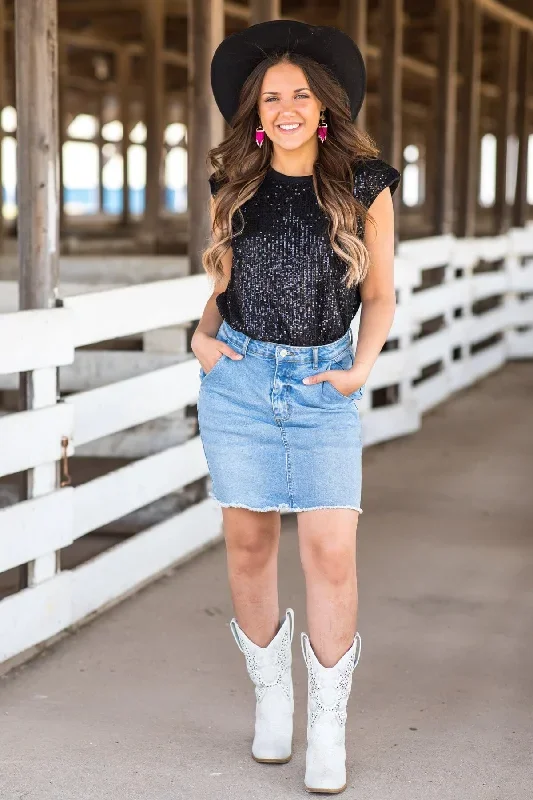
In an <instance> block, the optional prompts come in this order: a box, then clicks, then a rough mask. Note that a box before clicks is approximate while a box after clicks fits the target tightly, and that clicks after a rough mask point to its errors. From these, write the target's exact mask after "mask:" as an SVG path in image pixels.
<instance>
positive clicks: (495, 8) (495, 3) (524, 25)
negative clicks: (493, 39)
mask: <svg viewBox="0 0 533 800" xmlns="http://www.w3.org/2000/svg"><path fill="white" fill-rule="evenodd" d="M470 1H471V2H474V3H476V5H478V6H479V7H480V8H481V9H482V10H483V11H485V12H486V13H487V14H489V15H490V16H491V17H496V19H499V20H503V21H505V22H509V23H511V25H515V26H516V27H517V28H521V29H522V30H524V31H529V32H530V33H533V19H531V17H526V15H525V14H521V13H520V12H519V11H514V10H513V9H512V8H509V7H508V6H505V5H504V4H503V3H501V2H499V0H470Z"/></svg>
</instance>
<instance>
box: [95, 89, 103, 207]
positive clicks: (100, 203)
mask: <svg viewBox="0 0 533 800" xmlns="http://www.w3.org/2000/svg"><path fill="white" fill-rule="evenodd" d="M97 121H98V130H97V133H96V144H97V146H98V211H99V212H100V214H102V213H103V211H104V137H103V136H102V128H103V126H104V95H100V97H99V98H98V119H97Z"/></svg>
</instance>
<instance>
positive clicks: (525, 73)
mask: <svg viewBox="0 0 533 800" xmlns="http://www.w3.org/2000/svg"><path fill="white" fill-rule="evenodd" d="M532 69H533V36H532V35H531V34H530V33H528V31H522V32H521V33H520V54H519V61H518V82H517V104H516V133H517V136H518V165H517V181H516V194H515V202H514V208H513V225H514V227H515V228H523V227H525V225H526V222H527V220H528V217H529V213H528V212H529V209H528V202H527V180H528V174H527V173H528V170H527V165H528V151H529V136H530V134H531V132H532V126H531V119H530V116H529V114H528V103H527V100H528V97H529V96H530V94H531V93H532V91H533V77H532V74H531V72H532Z"/></svg>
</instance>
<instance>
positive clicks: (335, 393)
mask: <svg viewBox="0 0 533 800" xmlns="http://www.w3.org/2000/svg"><path fill="white" fill-rule="evenodd" d="M353 363H354V354H353V350H352V349H351V348H350V349H349V350H347V351H346V353H345V354H344V355H342V356H340V357H338V358H337V359H336V360H335V361H331V362H330V363H329V365H328V367H327V369H328V370H329V369H344V370H347V369H350V368H351V367H353ZM326 371H327V370H326ZM364 390H365V384H364V383H363V385H362V386H360V387H359V389H356V390H355V392H351V393H350V394H342V392H339V390H338V389H336V388H335V387H334V386H333V384H332V383H331V382H330V381H323V382H322V394H323V396H324V397H325V399H326V401H329V402H331V401H335V400H336V401H337V402H338V401H339V400H344V401H347V402H351V401H352V400H360V399H361V398H362V396H363V394H364Z"/></svg>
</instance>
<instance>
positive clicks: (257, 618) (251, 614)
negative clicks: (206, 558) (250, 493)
mask: <svg viewBox="0 0 533 800" xmlns="http://www.w3.org/2000/svg"><path fill="white" fill-rule="evenodd" d="M222 513H223V520H224V538H225V540H226V556H227V564H228V578H229V584H230V590H231V596H232V600H233V608H234V612H235V617H236V619H237V622H238V623H239V625H240V627H241V628H242V630H243V631H244V632H245V633H246V635H247V636H248V638H249V639H251V640H252V642H255V644H257V645H259V647H266V646H267V645H268V644H269V642H271V641H272V639H273V638H274V636H275V635H276V633H277V631H278V628H279V601H278V550H279V539H280V531H281V523H280V514H279V512H277V511H248V509H245V508H223V509H222Z"/></svg>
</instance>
